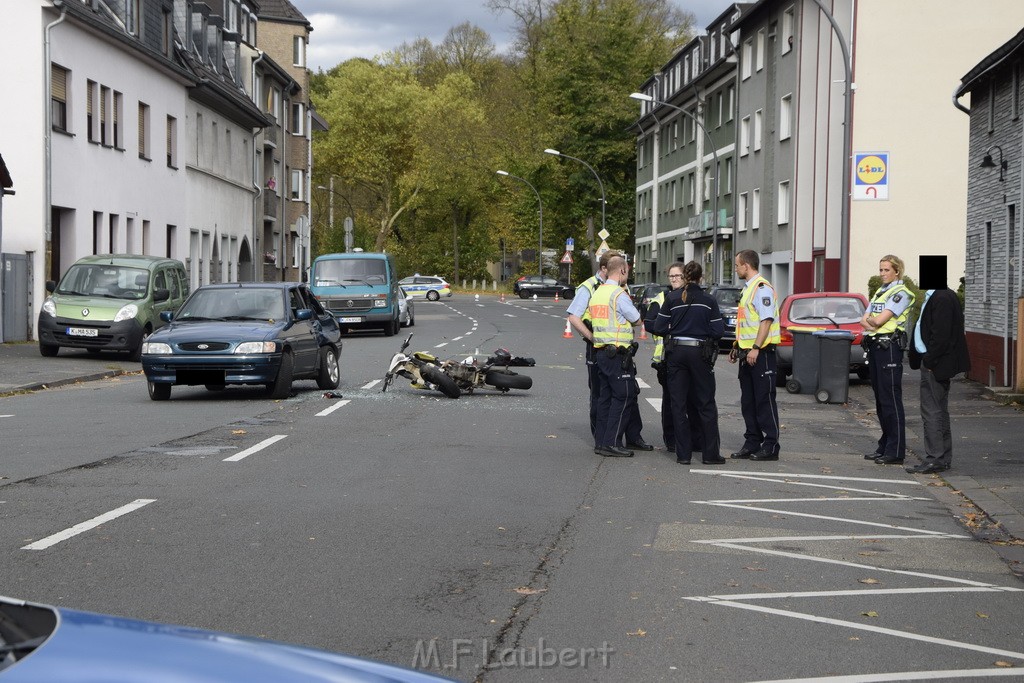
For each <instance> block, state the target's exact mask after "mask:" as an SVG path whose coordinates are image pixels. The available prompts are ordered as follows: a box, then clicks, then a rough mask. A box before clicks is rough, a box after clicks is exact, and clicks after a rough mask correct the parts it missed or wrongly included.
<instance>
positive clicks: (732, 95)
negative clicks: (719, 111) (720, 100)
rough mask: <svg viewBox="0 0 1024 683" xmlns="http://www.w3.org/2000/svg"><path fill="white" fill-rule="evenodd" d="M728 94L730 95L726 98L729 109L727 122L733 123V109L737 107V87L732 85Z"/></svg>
mask: <svg viewBox="0 0 1024 683" xmlns="http://www.w3.org/2000/svg"><path fill="white" fill-rule="evenodd" d="M726 92H727V93H728V95H727V97H726V98H725V104H726V107H728V108H727V109H726V110H725V120H726V121H732V117H733V109H734V108H735V107H736V86H734V85H730V86H729V89H728V90H727V91H726Z"/></svg>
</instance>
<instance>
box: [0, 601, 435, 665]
mask: <svg viewBox="0 0 1024 683" xmlns="http://www.w3.org/2000/svg"><path fill="white" fill-rule="evenodd" d="M448 680H450V679H447V678H439V677H437V676H434V675H431V674H427V673H420V672H418V671H413V670H412V669H404V668H401V667H397V666H392V665H389V664H383V663H380V662H374V661H371V660H368V659H360V658H358V657H349V656H346V655H340V654H334V653H331V652H325V651H323V650H313V649H310V648H304V647H299V646H296V645H286V644H283V643H275V642H271V641H267V640H259V639H256V638H246V637H243V636H237V635H232V634H230V633H220V632H217V631H205V630H201V629H197V628H188V627H184V626H171V625H168V624H159V623H154V622H151V621H138V620H135V619H126V618H123V617H115V616H111V615H106V614H95V613H92V612H79V611H77V610H70V609H64V608H58V607H50V606H48V605H41V604H35V603H29V602H23V601H20V600H13V599H11V598H5V597H3V596H0V681H2V682H3V683H27V682H28V681H32V683H38V682H39V681H46V682H47V683H72V682H73V681H74V682H77V681H104V682H105V683H135V682H136V681H183V682H184V681H245V682H246V683H250V682H251V681H281V682H288V681H296V682H298V681H302V682H303V683H307V682H315V681H335V682H337V681H345V682H348V683H364V682H365V683H369V682H371V681H373V682H376V683H388V682H391V683H436V682H437V681H448Z"/></svg>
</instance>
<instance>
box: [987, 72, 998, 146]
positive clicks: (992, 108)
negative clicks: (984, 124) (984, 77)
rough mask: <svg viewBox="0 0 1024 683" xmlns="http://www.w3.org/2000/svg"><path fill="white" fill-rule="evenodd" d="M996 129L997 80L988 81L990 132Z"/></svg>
mask: <svg viewBox="0 0 1024 683" xmlns="http://www.w3.org/2000/svg"><path fill="white" fill-rule="evenodd" d="M995 129H996V82H995V81H994V80H992V81H989V83H988V132H989V133H991V132H992V131H994V130H995Z"/></svg>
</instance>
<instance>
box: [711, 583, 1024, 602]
mask: <svg viewBox="0 0 1024 683" xmlns="http://www.w3.org/2000/svg"><path fill="white" fill-rule="evenodd" d="M1020 592H1024V588H1010V587H1009V586H991V587H989V586H947V587H944V588H943V587H940V586H935V587H928V588H865V589H864V590H845V591H793V592H789V593H737V594H736V595H708V596H706V597H708V598H714V599H716V600H780V599H781V600H788V599H791V598H836V597H842V596H851V595H916V594H919V593H1020Z"/></svg>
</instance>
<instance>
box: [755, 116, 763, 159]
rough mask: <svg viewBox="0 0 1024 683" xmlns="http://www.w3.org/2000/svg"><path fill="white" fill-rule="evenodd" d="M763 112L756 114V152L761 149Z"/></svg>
mask: <svg viewBox="0 0 1024 683" xmlns="http://www.w3.org/2000/svg"><path fill="white" fill-rule="evenodd" d="M763 118H764V117H763V116H762V112H761V110H760V109H758V110H757V111H755V112H754V151H755V152H756V151H757V150H759V149H761V130H762V128H763V126H762V120H763Z"/></svg>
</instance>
